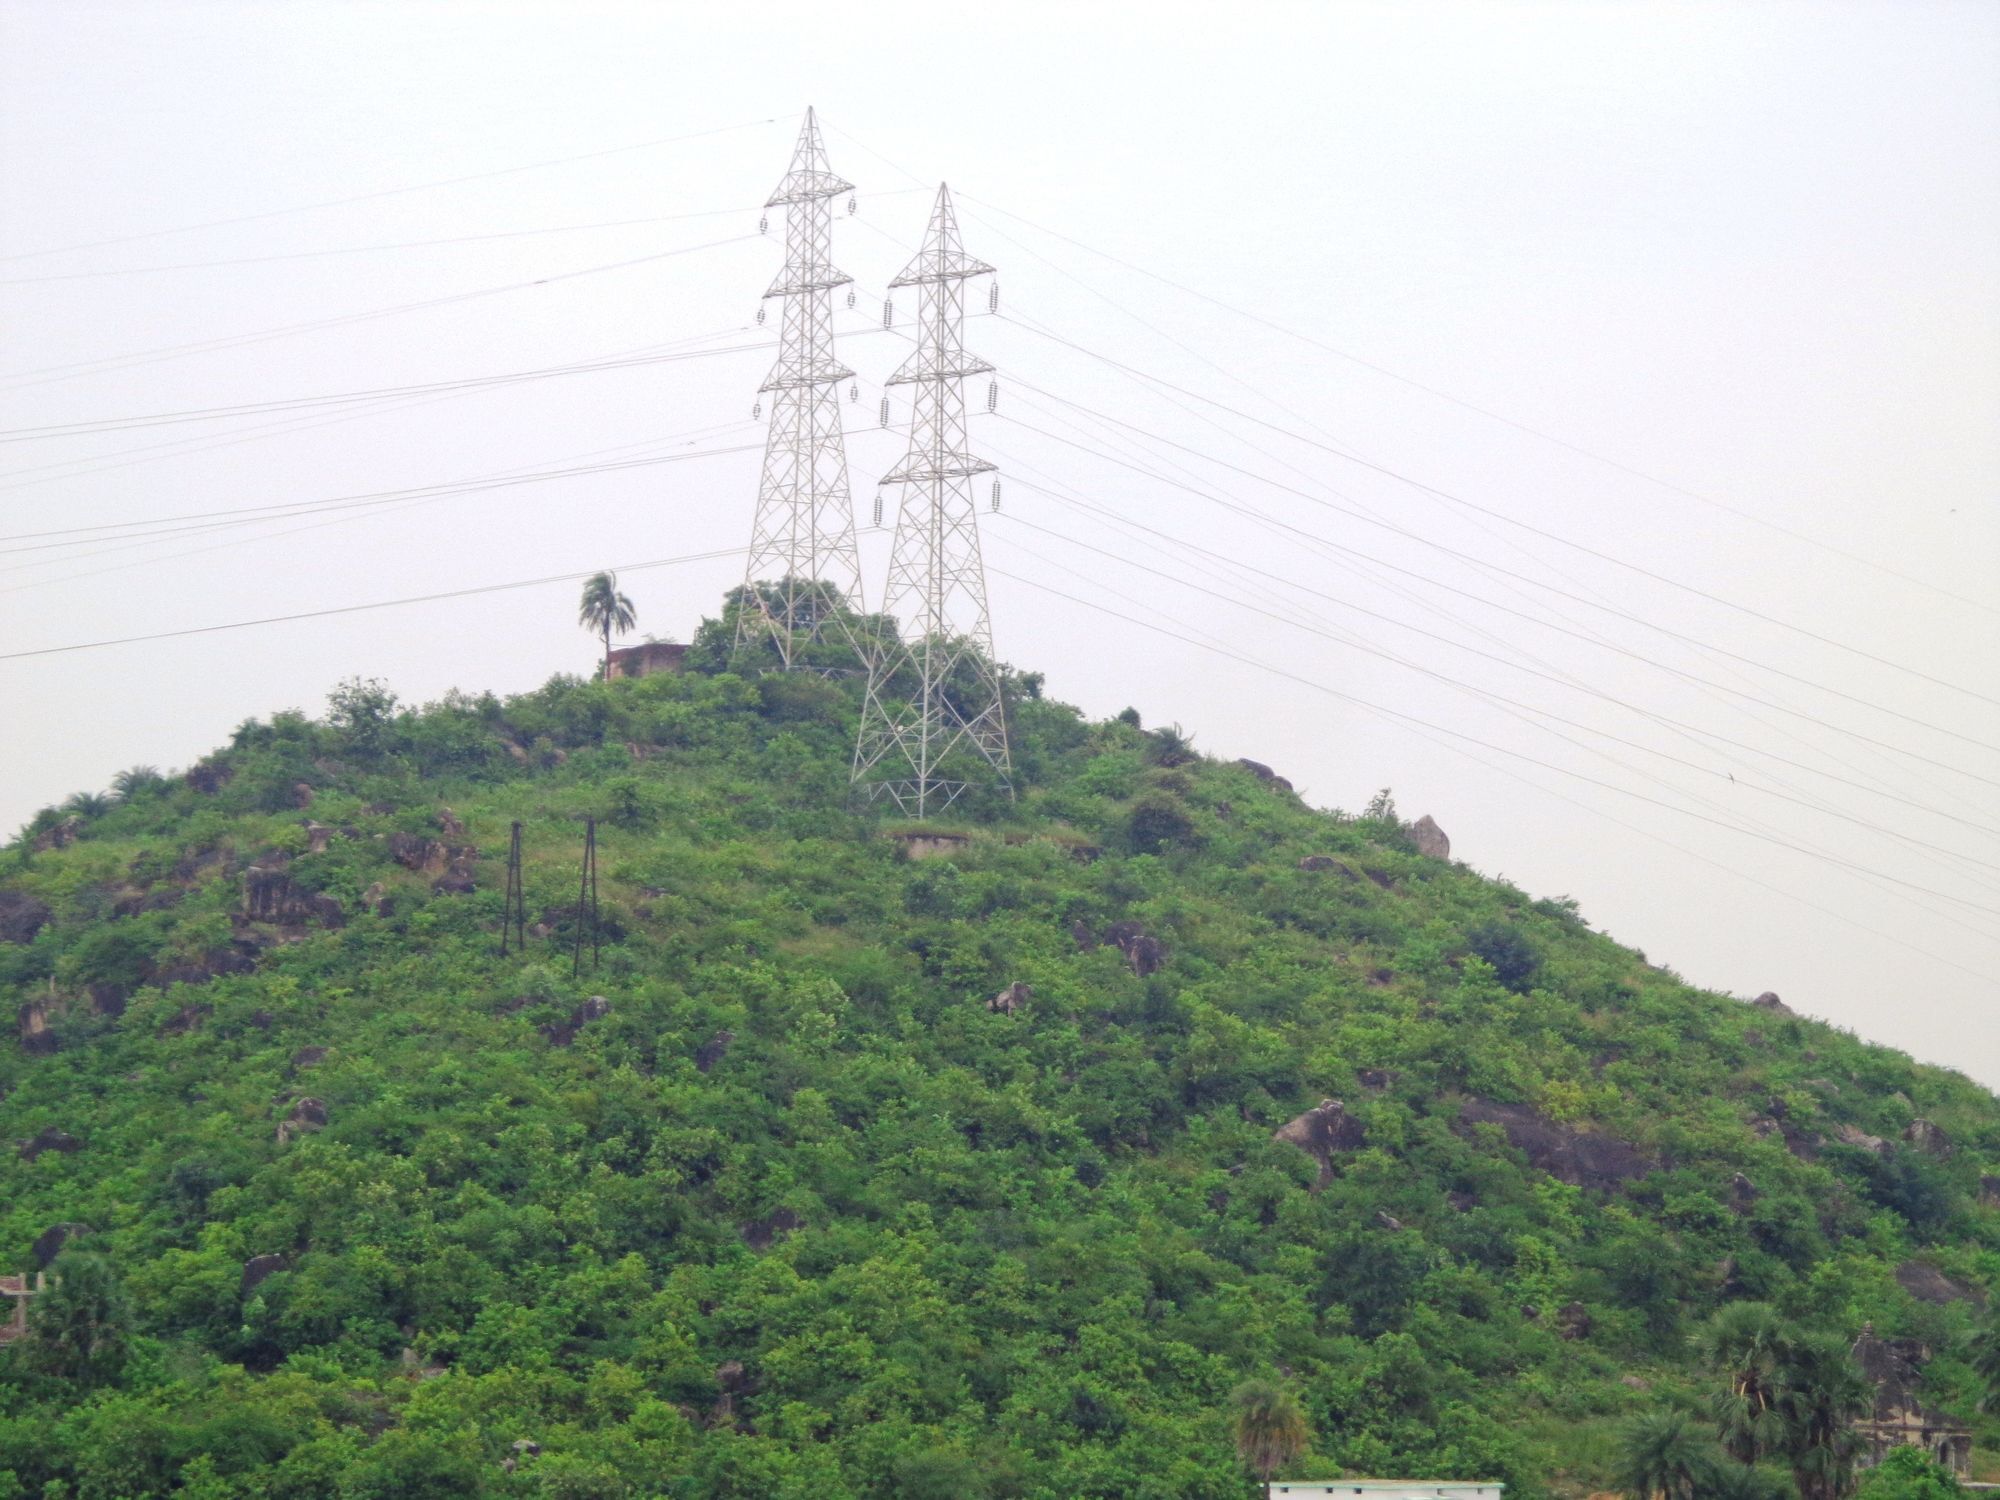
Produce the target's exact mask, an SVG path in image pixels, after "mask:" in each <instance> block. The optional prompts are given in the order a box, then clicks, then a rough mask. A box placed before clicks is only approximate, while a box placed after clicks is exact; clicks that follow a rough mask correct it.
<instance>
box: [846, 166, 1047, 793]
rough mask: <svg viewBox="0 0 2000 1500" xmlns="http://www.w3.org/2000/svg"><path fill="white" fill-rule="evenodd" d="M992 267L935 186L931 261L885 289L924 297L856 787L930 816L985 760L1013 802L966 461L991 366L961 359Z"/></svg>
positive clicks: (974, 466) (902, 373) (945, 192)
mask: <svg viewBox="0 0 2000 1500" xmlns="http://www.w3.org/2000/svg"><path fill="white" fill-rule="evenodd" d="M992 270H993V267H991V266H989V265H987V264H986V263H985V262H984V261H980V260H974V259H973V258H972V257H971V256H969V255H967V254H966V253H965V251H964V249H963V248H962V247H961V246H960V244H959V239H958V219H957V217H956V215H954V214H953V212H952V207H951V192H950V190H949V189H948V188H946V187H945V186H944V185H942V184H940V185H939V187H938V195H937V203H936V204H935V205H934V206H933V207H932V209H931V223H930V232H929V233H928V234H927V235H926V236H925V238H924V246H923V249H921V250H919V251H918V252H917V255H916V258H915V259H914V260H912V261H911V262H910V263H909V265H907V266H905V267H904V268H903V273H902V275H900V276H898V277H897V278H896V279H895V280H894V281H892V282H890V283H889V287H890V290H891V291H892V292H893V291H894V290H895V289H897V288H899V287H906V286H914V287H917V288H919V292H918V300H919V307H918V321H919V323H920V325H921V328H920V331H919V333H918V335H917V347H916V351H915V352H914V353H912V354H911V355H910V357H909V358H908V359H906V360H904V361H903V363H902V365H901V366H900V367H898V369H897V370H896V373H895V374H894V375H892V376H890V377H889V380H888V384H890V385H910V386H914V387H915V388H916V389H915V392H914V400H913V411H912V417H911V422H910V449H909V452H908V453H906V454H905V455H904V456H903V460H902V462H901V463H899V464H897V465H896V467H895V468H893V469H891V470H890V471H889V472H888V473H887V474H885V475H884V476H883V477H882V483H883V484H885V485H887V484H900V485H902V486H903V498H902V504H901V506H900V507H899V508H898V510H897V514H896V540H895V546H894V549H893V551H892V552H891V553H890V557H889V582H888V586H887V591H886V592H885V594H884V596H883V600H882V612H883V614H884V615H886V616H890V617H892V618H893V620H894V622H895V623H894V625H893V626H891V627H887V628H893V629H896V630H897V632H898V633H897V635H896V637H895V638H894V639H889V638H887V637H886V635H885V638H884V639H883V640H881V641H880V642H879V643H878V644H877V649H876V650H875V651H874V653H873V656H872V659H871V661H870V663H869V673H868V693H867V697H866V698H865V700H864V701H863V704H862V709H861V733H860V737H859V738H858V740H857V741H856V743H855V749H854V781H855V783H856V784H857V785H860V786H863V787H865V788H866V789H867V792H868V795H869V796H871V797H882V796H887V797H890V798H893V799H894V800H895V802H896V805H897V806H898V807H900V808H901V809H902V810H903V811H904V812H905V813H908V814H910V815H912V816H916V817H922V816H924V815H925V814H926V813H932V812H938V811H941V810H942V809H944V808H946V807H949V806H950V805H951V803H952V802H953V801H954V800H955V799H956V798H957V797H958V795H959V793H960V792H962V791H964V790H965V788H966V786H967V784H968V783H967V782H966V781H965V780H964V779H962V777H963V774H964V773H965V772H967V771H971V770H973V769H974V768H976V767H977V765H978V762H979V761H982V760H983V761H984V762H985V768H986V771H987V772H988V773H990V774H991V775H992V776H994V777H995V778H996V779H997V780H998V781H999V783H1000V785H1001V786H1003V787H1005V788H1006V789H1007V791H1008V792H1009V794H1010V795H1011V794H1012V791H1013V784H1012V783H1013V767H1012V764H1011V762H1010V760H1009V757H1008V754H1007V717H1006V712H1005V709H1004V707H1003V705H1002V703H1001V697H1000V673H999V666H998V664H997V663H996V662H995V661H994V659H993V629H992V626H991V624H990V622H989V621H988V619H987V613H986V566H985V563H984V562H983V561H982V560H981V559H980V555H979V518H978V511H977V508H976V507H975V505H974V502H973V476H974V475H976V474H984V473H987V472H990V471H991V470H992V468H993V465H992V464H990V463H988V462H987V461H986V460H985V459H983V458H976V457H974V456H973V455H972V454H971V453H969V452H968V451H967V450H966V427H965V385H964V381H965V377H966V376H968V375H980V374H985V373H986V372H988V371H990V370H991V369H992V368H993V366H992V365H990V364H988V363H987V362H986V361H985V360H983V359H981V358H979V356H978V355H976V354H971V353H968V352H967V351H966V348H965V283H966V282H967V281H968V280H970V279H971V278H972V277H974V276H984V275H988V274H990V273H991V272H992Z"/></svg>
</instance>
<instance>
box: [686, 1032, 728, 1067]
mask: <svg viewBox="0 0 2000 1500" xmlns="http://www.w3.org/2000/svg"><path fill="white" fill-rule="evenodd" d="M735 1040H736V1033H735V1032H733V1031H718V1032H716V1034H715V1035H714V1036H712V1037H710V1038H709V1039H708V1040H707V1041H705V1042H703V1043H702V1044H701V1045H700V1046H699V1047H697V1048H695V1049H694V1066H695V1071H696V1072H697V1073H706V1072H708V1071H709V1070H710V1069H711V1068H713V1067H714V1066H715V1065H716V1064H717V1063H719V1062H721V1061H722V1060H723V1058H725V1057H727V1056H729V1044H730V1043H731V1042H733V1041H735Z"/></svg>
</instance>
